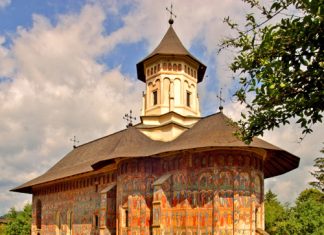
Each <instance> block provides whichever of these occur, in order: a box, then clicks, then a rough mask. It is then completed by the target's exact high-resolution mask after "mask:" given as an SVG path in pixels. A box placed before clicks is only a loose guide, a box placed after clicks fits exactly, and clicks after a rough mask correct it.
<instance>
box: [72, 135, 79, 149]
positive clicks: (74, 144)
mask: <svg viewBox="0 0 324 235" xmlns="http://www.w3.org/2000/svg"><path fill="white" fill-rule="evenodd" d="M70 141H72V142H73V148H74V149H75V148H76V147H77V146H76V144H77V143H79V142H80V141H78V140H77V138H76V136H73V138H72V139H70Z"/></svg>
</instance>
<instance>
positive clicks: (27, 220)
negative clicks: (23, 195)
mask: <svg viewBox="0 0 324 235" xmlns="http://www.w3.org/2000/svg"><path fill="white" fill-rule="evenodd" d="M6 218H7V219H8V220H9V223H8V224H7V226H6V229H5V234H7V235H18V234H19V235H29V234H30V230H31V220H32V206H31V204H29V203H27V204H26V205H25V207H24V209H23V211H19V212H17V211H16V209H15V208H11V209H10V211H9V213H8V214H7V215H6Z"/></svg>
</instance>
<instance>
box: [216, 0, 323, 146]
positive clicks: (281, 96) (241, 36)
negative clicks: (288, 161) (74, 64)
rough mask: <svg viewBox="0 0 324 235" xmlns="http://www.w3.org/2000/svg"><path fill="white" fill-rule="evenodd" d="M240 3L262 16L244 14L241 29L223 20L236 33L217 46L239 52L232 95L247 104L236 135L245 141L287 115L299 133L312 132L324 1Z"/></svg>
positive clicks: (317, 112)
mask: <svg viewBox="0 0 324 235" xmlns="http://www.w3.org/2000/svg"><path fill="white" fill-rule="evenodd" d="M243 1H245V2H247V3H248V4H250V6H251V8H253V9H254V10H256V11H257V13H258V14H259V15H260V17H261V18H258V17H256V16H255V14H247V15H246V22H245V25H244V28H243V29H241V28H240V27H239V26H238V25H237V24H236V23H233V22H232V21H231V20H230V18H226V19H225V22H226V23H227V24H228V25H229V26H230V27H231V28H232V29H233V30H234V31H235V32H236V33H237V35H238V36H237V37H235V38H229V39H226V40H224V41H223V42H222V44H221V50H223V49H224V48H228V47H229V48H234V49H235V50H236V51H238V54H237V55H236V56H235V58H234V61H233V62H232V63H231V66H230V69H231V70H232V71H233V72H234V73H235V74H239V81H240V84H241V87H240V89H238V90H237V92H236V93H235V96H236V97H237V99H238V100H239V101H240V102H241V103H243V104H245V105H246V107H247V114H243V113H242V119H241V121H239V123H238V124H239V126H240V132H239V133H238V135H239V137H240V138H241V139H242V140H243V141H245V142H246V143H249V142H251V141H252V138H253V137H254V136H257V135H262V134H263V132H264V131H265V130H271V129H273V128H275V127H279V125H280V124H289V120H290V119H291V118H296V119H297V123H299V124H300V126H301V127H302V129H303V134H308V133H310V132H312V125H313V124H314V123H317V122H321V121H322V118H323V116H322V114H323V111H324V102H323V100H324V50H323V49H324V43H323V41H324V23H323V17H324V0H316V1H313V0H274V1H272V5H271V6H269V7H266V6H263V5H261V4H259V2H258V1H257V0H243ZM292 9H293V10H292ZM291 11H292V12H293V15H290V12H291ZM270 20H272V21H278V22H277V23H275V24H269V23H270ZM258 21H260V22H258ZM247 93H251V94H252V96H253V97H254V98H253V99H252V100H251V101H250V100H249V99H248V98H247V97H248V96H247Z"/></svg>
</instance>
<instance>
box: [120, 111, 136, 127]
mask: <svg viewBox="0 0 324 235" xmlns="http://www.w3.org/2000/svg"><path fill="white" fill-rule="evenodd" d="M132 113H133V112H132V110H130V111H129V114H128V113H127V114H125V115H124V117H123V119H124V120H126V121H127V122H128V123H127V125H126V127H127V128H128V127H130V126H133V120H136V117H133V116H132Z"/></svg>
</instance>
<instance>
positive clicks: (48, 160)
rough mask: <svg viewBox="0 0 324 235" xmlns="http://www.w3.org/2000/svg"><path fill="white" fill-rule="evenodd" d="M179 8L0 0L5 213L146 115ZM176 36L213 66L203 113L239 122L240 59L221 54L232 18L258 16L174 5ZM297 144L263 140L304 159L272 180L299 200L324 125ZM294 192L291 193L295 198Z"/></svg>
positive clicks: (232, 6) (232, 5) (285, 134)
mask: <svg viewBox="0 0 324 235" xmlns="http://www.w3.org/2000/svg"><path fill="white" fill-rule="evenodd" d="M169 4H170V3H169V2H167V1H162V0H156V1H149V0H127V1H117V0H98V1H94V0H89V1H88V0H84V1H75V0H64V1H63V0H60V1H57V0H56V1H45V0H29V1H25V0H16V1H15V0H0V103H1V105H0V117H1V122H0V157H1V164H0V171H1V175H0V215H1V214H4V213H5V212H7V211H8V209H9V208H10V207H12V206H15V207H17V208H21V207H22V206H23V205H24V203H26V202H27V201H30V200H31V196H30V195H26V194H18V193H12V192H9V190H10V189H11V188H14V187H16V186H18V185H20V184H22V183H24V182H26V181H28V180H30V179H32V178H34V177H37V176H39V175H40V174H42V173H44V172H45V171H46V170H48V169H49V168H50V167H51V166H52V165H53V164H55V163H56V162H57V161H58V160H59V159H61V158H62V157H63V156H64V155H65V154H66V153H68V152H69V151H70V150H71V149H72V143H71V142H70V141H69V140H70V139H71V138H72V137H73V136H74V135H76V136H77V137H78V139H79V140H80V143H84V142H87V141H90V140H92V139H95V138H99V137H101V136H104V135H107V134H109V133H113V132H115V131H118V130H120V129H123V128H124V126H125V122H124V120H123V119H122V117H123V115H124V114H125V113H127V112H128V111H129V110H130V109H132V110H133V112H134V113H135V115H137V116H139V114H140V108H141V93H142V91H143V90H144V84H143V83H142V82H139V81H137V78H136V63H137V62H139V61H140V60H141V59H143V58H144V57H145V56H146V55H147V54H148V53H150V52H151V51H152V50H153V49H154V47H156V46H157V45H158V43H159V41H160V40H161V39H162V37H163V35H164V34H165V32H166V30H167V28H168V23H167V22H168V18H169V15H168V13H167V12H166V11H165V7H167V6H168V5H169ZM173 5H174V11H175V14H176V15H177V18H176V19H175V23H174V28H175V31H176V32H177V34H178V36H179V37H180V39H181V40H182V42H183V44H184V45H185V46H186V47H187V48H188V49H189V50H190V51H191V53H192V54H194V55H195V56H196V57H197V58H199V59H200V60H201V61H202V62H204V63H205V64H206V65H207V67H208V69H207V73H206V74H207V75H208V77H206V78H205V80H204V81H203V82H202V83H201V84H200V85H199V86H200V87H199V96H200V102H201V105H200V106H201V112H202V114H203V115H209V114H212V113H214V112H217V110H218V101H217V99H216V93H217V92H218V91H219V89H220V87H222V88H223V94H224V97H225V99H226V102H225V105H224V106H225V109H224V113H225V114H226V115H228V116H230V117H232V118H233V119H236V120H237V119H238V118H239V116H240V112H241V110H243V107H242V106H241V105H240V104H238V103H235V102H232V100H233V99H232V97H231V94H232V93H233V91H234V90H235V88H236V87H237V84H235V83H234V82H233V80H232V76H233V75H232V74H231V72H230V71H229V69H228V65H229V63H230V59H231V57H232V52H231V51H225V52H223V53H221V54H217V49H218V44H219V42H220V40H221V39H222V38H224V37H226V36H228V35H231V32H230V31H229V30H228V28H227V27H226V25H225V24H223V23H222V19H223V18H224V17H226V16H228V15H229V16H232V17H233V18H234V19H235V20H237V21H242V19H243V17H244V14H245V13H246V12H247V11H248V8H247V7H245V6H244V5H243V4H242V3H241V2H239V1H237V0H224V1H217V0H205V1H204V4H202V3H201V1H200V0H192V1H185V0H174V1H173ZM314 129H315V131H314V133H313V134H312V135H310V136H308V137H306V139H305V140H304V141H303V142H302V143H301V144H300V143H297V142H298V140H299V137H300V133H301V130H300V129H299V128H298V127H297V126H296V125H294V124H292V125H290V126H285V127H283V128H281V129H280V130H275V131H273V132H267V133H266V135H265V136H264V137H263V138H264V139H266V140H267V141H269V142H270V143H273V144H275V145H277V146H279V147H281V148H283V149H286V150H287V151H290V152H292V153H293V154H295V155H297V156H300V157H301V158H302V160H301V166H300V168H299V169H297V170H294V171H293V172H290V173H288V174H285V175H283V176H280V177H276V178H273V179H268V180H266V188H267V189H268V188H271V189H272V190H273V191H274V192H276V193H278V194H279V198H280V199H281V200H283V201H293V200H294V198H295V197H296V195H298V193H299V192H300V191H301V190H303V189H304V188H305V187H307V182H308V181H309V180H311V176H310V174H309V171H310V170H312V165H313V160H314V158H315V157H317V156H318V155H319V150H320V149H321V147H322V146H321V142H322V140H321V137H323V135H324V131H323V130H324V128H323V125H322V126H320V125H318V126H315V128H314ZM287 192H289V193H287Z"/></svg>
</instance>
